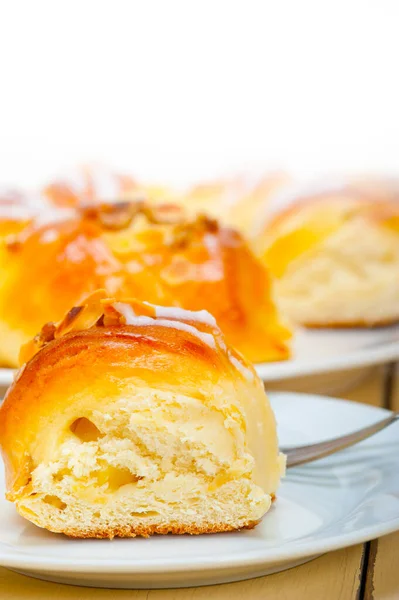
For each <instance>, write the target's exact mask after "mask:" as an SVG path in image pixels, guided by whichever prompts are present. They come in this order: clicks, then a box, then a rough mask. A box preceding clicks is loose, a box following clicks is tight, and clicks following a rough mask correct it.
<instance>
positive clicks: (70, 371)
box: [0, 292, 284, 538]
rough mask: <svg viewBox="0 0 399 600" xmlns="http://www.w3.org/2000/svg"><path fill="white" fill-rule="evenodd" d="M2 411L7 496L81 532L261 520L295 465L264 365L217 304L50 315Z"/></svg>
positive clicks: (120, 305) (51, 525) (28, 514)
mask: <svg viewBox="0 0 399 600" xmlns="http://www.w3.org/2000/svg"><path fill="white" fill-rule="evenodd" d="M21 356H22V358H23V360H25V359H26V360H27V363H26V364H25V365H24V366H23V367H22V369H21V371H20V372H19V373H18V375H17V378H16V380H15V382H14V383H13V385H12V386H11V388H10V390H9V391H8V394H7V397H6V399H5V401H4V403H3V405H2V406H1V408H0V441H1V452H2V455H3V458H4V462H5V465H6V481H7V498H8V499H9V500H10V501H12V502H15V505H16V507H17V510H18V512H19V513H20V514H21V515H22V516H23V517H25V518H26V519H28V520H29V521H31V522H32V523H35V524H36V525H38V526H39V527H44V528H46V529H49V530H50V531H54V532H61V533H65V534H67V535H69V536H72V537H83V538H84V537H95V538H112V537H114V536H122V537H134V536H136V535H141V536H149V535H151V534H153V533H161V534H165V533H170V532H171V533H190V534H199V533H214V532H219V531H229V530H234V529H240V528H251V527H253V526H254V525H256V524H257V522H258V521H259V520H260V519H261V518H262V516H263V515H264V514H265V513H266V511H267V510H269V508H270V505H271V501H272V498H273V496H274V494H275V492H276V489H277V487H278V484H279V480H280V476H281V474H282V472H283V469H284V459H283V457H282V456H279V454H278V446H277V437H276V424H275V420H274V416H273V413H272V410H271V408H270V405H269V403H268V400H267V398H266V395H265V392H264V389H263V385H262V383H261V381H260V380H259V378H258V377H257V375H256V373H255V371H254V369H253V368H252V367H251V366H250V365H249V364H248V363H247V362H246V361H245V360H244V359H243V358H242V356H241V355H240V354H238V353H237V352H236V351H234V350H233V349H232V348H229V347H228V346H227V345H226V343H225V340H224V338H223V336H222V334H221V332H220V330H219V329H218V327H217V326H216V323H215V320H214V318H213V317H212V316H211V315H210V314H209V313H207V312H206V311H200V312H191V311H185V310H182V309H176V308H165V307H159V306H153V305H151V304H147V303H144V304H142V303H140V302H137V301H135V300H122V301H115V300H113V299H106V298H104V295H103V294H102V292H99V293H96V294H94V296H92V297H91V298H88V299H87V300H85V301H84V303H83V304H82V305H81V306H78V307H75V308H73V309H72V310H71V311H69V313H68V314H67V315H66V317H65V318H64V319H63V321H62V322H61V323H59V324H58V325H54V324H52V323H49V324H47V325H45V326H44V327H43V329H42V331H41V333H40V334H39V335H38V336H37V337H36V338H35V340H34V341H33V342H31V343H29V344H28V345H27V347H26V348H24V349H23V351H22V354H21Z"/></svg>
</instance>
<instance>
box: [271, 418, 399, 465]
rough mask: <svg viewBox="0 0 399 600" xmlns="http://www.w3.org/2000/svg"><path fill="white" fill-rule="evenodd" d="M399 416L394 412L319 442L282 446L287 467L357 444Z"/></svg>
mask: <svg viewBox="0 0 399 600" xmlns="http://www.w3.org/2000/svg"><path fill="white" fill-rule="evenodd" d="M398 417H399V413H392V414H391V415H390V416H389V417H387V418H386V419H383V420H382V421H378V423H374V424H373V425H369V426H368V427H364V428H363V429H359V431H354V432H353V433H349V434H348V435H343V436H341V437H339V438H335V439H332V440H327V441H325V442H320V443H318V444H310V445H308V446H297V447H296V448H280V450H281V452H283V453H284V454H285V455H286V457H287V469H289V468H290V467H296V466H298V465H303V464H305V463H308V462H312V461H314V460H318V459H319V458H324V457H325V456H329V455H330V454H334V453H335V452H339V451H340V450H343V449H344V448H348V447H349V446H353V444H357V443H358V442H361V441H362V440H365V439H367V438H369V437H370V436H372V435H374V434H375V433H378V432H379V431H381V430H382V429H385V427H388V425H390V424H391V423H393V422H394V421H396V420H397V419H398Z"/></svg>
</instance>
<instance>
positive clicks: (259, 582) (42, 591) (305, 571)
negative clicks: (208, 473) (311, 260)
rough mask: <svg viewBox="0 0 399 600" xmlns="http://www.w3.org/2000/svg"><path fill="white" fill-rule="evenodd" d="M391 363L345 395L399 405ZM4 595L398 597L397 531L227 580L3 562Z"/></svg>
mask: <svg viewBox="0 0 399 600" xmlns="http://www.w3.org/2000/svg"><path fill="white" fill-rule="evenodd" d="M397 387H398V389H395V388H396V386H395V370H394V366H393V365H388V366H386V367H383V368H378V369H375V370H373V372H372V373H371V374H370V376H369V377H368V378H367V379H366V380H364V381H362V382H361V384H360V385H359V386H358V387H357V388H356V389H355V390H351V391H350V392H348V393H346V394H342V396H343V397H345V398H348V399H350V400H356V401H358V402H365V403H368V404H374V405H377V406H384V407H386V408H392V409H396V410H399V386H397ZM0 598H1V600H11V599H12V600H19V599H22V598H28V599H29V600H50V599H51V600H54V599H56V600H66V599H74V600H89V599H92V600H94V599H95V600H111V599H115V598H117V599H118V600H119V599H120V600H123V599H125V598H126V599H128V598H129V600H213V599H218V600H239V599H241V598H243V599H247V600H266V599H270V600H291V599H292V600H302V599H304V600H305V599H306V600H350V599H352V598H353V599H354V600H355V599H356V600H363V599H367V600H371V599H373V600H399V532H398V533H394V534H392V535H388V536H386V537H384V538H382V539H380V540H373V541H371V542H368V543H367V544H359V545H358V546H353V547H352V548H347V549H345V550H338V551H336V552H331V553H330V554H326V555H324V556H322V557H320V558H318V559H316V560H314V561H312V562H310V563H308V564H305V565H302V566H300V567H297V568H295V569H291V570H289V571H285V572H283V573H277V574H276V575H269V576H268V577H261V578H259V579H252V580H250V581H243V582H240V583H232V584H227V585H217V586H211V587H205V588H188V589H180V590H148V591H147V590H139V591H134V590H105V589H97V588H83V587H73V586H67V585H61V584H55V583H47V582H45V581H39V580H37V579H32V578H30V577H24V576H23V575H18V574H16V573H12V572H11V571H7V570H6V569H3V568H0Z"/></svg>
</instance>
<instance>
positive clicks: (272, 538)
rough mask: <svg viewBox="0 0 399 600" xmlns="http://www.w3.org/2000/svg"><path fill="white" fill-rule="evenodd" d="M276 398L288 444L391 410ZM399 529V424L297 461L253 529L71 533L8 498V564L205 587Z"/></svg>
mask: <svg viewBox="0 0 399 600" xmlns="http://www.w3.org/2000/svg"><path fill="white" fill-rule="evenodd" d="M272 403H273V407H274V409H275V412H276V416H277V419H278V422H279V435H280V441H281V444H284V445H288V444H293V445H297V444H301V443H308V442H315V441H319V440H322V439H326V438H330V437H333V436H336V435H340V434H344V433H348V432H350V431H353V430H355V429H357V428H359V427H362V426H365V425H367V424H371V423H372V422H375V421H376V420H378V419H381V418H383V417H384V416H385V415H386V411H384V410H382V409H379V408H374V407H370V406H365V405H362V404H358V403H351V402H347V401H343V400H332V399H328V398H322V397H318V396H311V395H300V394H290V393H285V394H274V395H273V397H272ZM1 487H3V482H1ZM0 494H1V497H2V496H3V492H2V491H1V492H0ZM396 529H399V423H396V424H394V425H392V426H391V427H390V428H388V429H386V430H385V431H383V432H381V433H379V434H378V435H376V436H375V437H374V438H371V439H369V440H366V441H365V442H362V443H361V444H359V445H358V446H356V447H353V448H350V449H348V450H346V451H344V452H341V453H339V454H336V455H335V456H332V457H330V458H328V459H324V460H322V461H318V462H316V463H314V464H312V465H307V466H303V467H299V468H296V469H292V470H289V472H288V474H287V477H286V479H285V480H284V482H283V484H282V486H281V488H280V490H279V492H278V497H277V501H276V503H275V505H274V506H273V508H272V510H271V511H270V512H269V513H268V514H267V515H266V516H265V518H264V519H263V521H262V523H261V524H260V525H258V527H256V528H255V529H253V530H252V531H241V532H238V533H227V534H214V535H204V536H198V537H195V536H193V537H190V536H158V537H152V538H150V539H141V538H136V539H114V540H112V541H108V540H71V539H68V538H65V537H63V536H61V535H54V534H51V533H48V532H47V531H44V530H41V529H38V528H36V527H35V526H34V525H31V524H30V523H28V522H27V521H24V520H23V519H22V518H21V517H19V516H18V515H17V514H16V512H15V510H14V507H13V506H12V505H11V504H9V503H8V502H6V501H5V500H3V499H1V501H0V564H1V565H4V566H6V567H9V568H11V569H14V570H17V571H19V572H21V573H25V574H28V575H32V576H35V577H40V578H43V579H49V580H52V581H58V582H62V583H74V584H79V585H91V586H103V587H115V588H118V587H120V588H123V587H124V588H159V587H183V586H198V585H206V584H213V583H222V582H229V581H237V580H240V579H246V578H251V577H257V576H260V575H265V574H269V573H274V572H276V571H281V570H284V569H287V568H289V567H292V566H294V565H298V564H301V563H303V562H306V561H308V560H310V559H311V558H314V557H315V556H318V555H320V554H322V553H324V552H328V551H330V550H334V549H337V548H343V547H345V546H349V545H351V544H357V543H359V542H363V541H365V540H369V539H372V538H375V537H379V536H381V535H384V534H387V533H390V532H392V531H394V530H396Z"/></svg>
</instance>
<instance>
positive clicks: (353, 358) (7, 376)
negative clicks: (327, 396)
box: [0, 325, 399, 393]
mask: <svg viewBox="0 0 399 600" xmlns="http://www.w3.org/2000/svg"><path fill="white" fill-rule="evenodd" d="M293 346H294V347H293V358H292V359H291V360H286V361H281V362H274V363H261V364H258V365H256V370H257V371H258V373H259V376H260V377H261V378H262V379H263V381H264V382H265V383H267V388H268V389H276V388H277V389H281V388H283V389H285V390H286V389H290V390H294V391H307V392H309V391H310V392H319V393H331V392H332V391H335V392H337V391H338V390H342V389H343V388H345V387H348V386H349V385H352V384H353V383H354V382H357V381H358V379H359V376H360V375H361V374H362V373H363V372H364V370H365V368H367V367H370V366H371V365H377V364H381V363H385V362H389V361H392V360H397V359H399V325H392V326H390V327H381V328H375V329H352V330H348V329H338V330H333V329H330V330H326V329H319V330H313V331H312V330H308V329H297V331H296V332H295V338H294V344H293ZM13 374H14V371H13V369H0V386H4V387H6V386H8V385H10V383H11V382H12V380H13Z"/></svg>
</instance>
